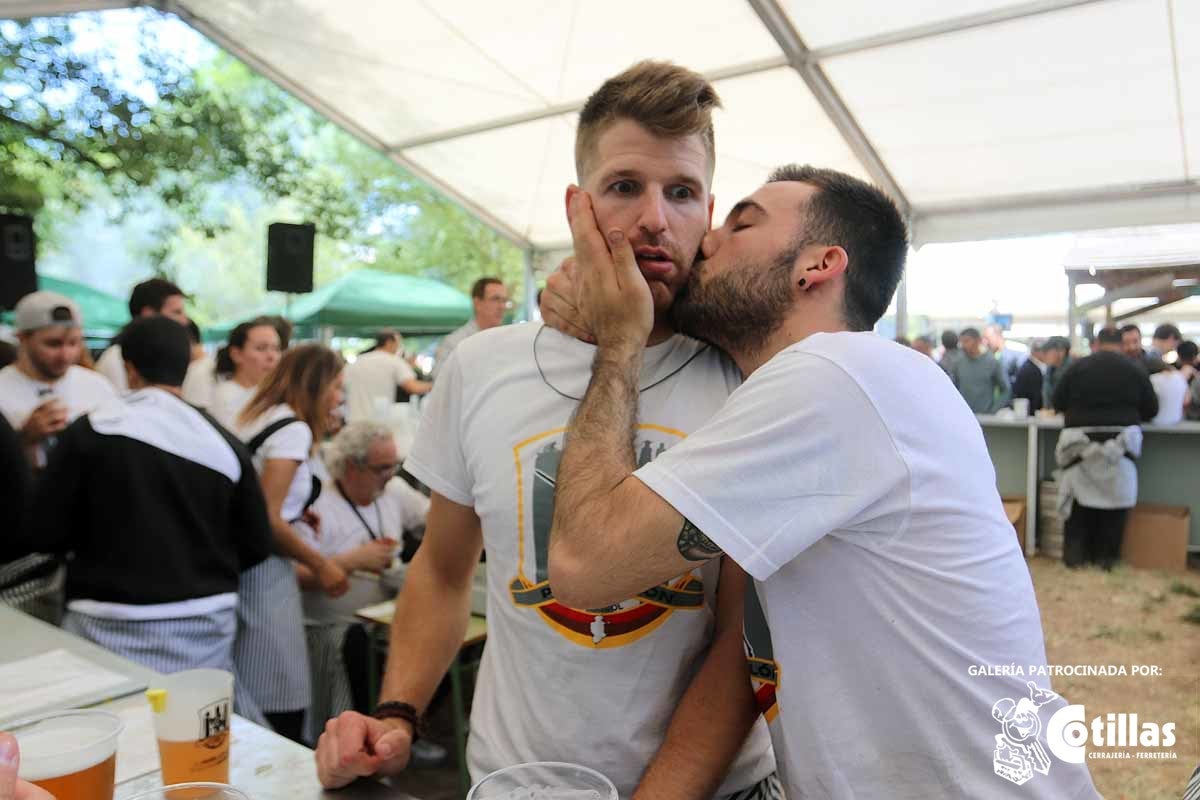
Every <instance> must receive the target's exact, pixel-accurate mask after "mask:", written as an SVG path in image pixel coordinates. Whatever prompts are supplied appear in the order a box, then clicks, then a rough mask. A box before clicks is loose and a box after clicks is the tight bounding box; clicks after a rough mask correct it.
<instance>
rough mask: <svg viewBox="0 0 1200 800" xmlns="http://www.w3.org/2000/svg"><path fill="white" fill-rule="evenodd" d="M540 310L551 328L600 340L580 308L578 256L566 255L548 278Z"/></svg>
mask: <svg viewBox="0 0 1200 800" xmlns="http://www.w3.org/2000/svg"><path fill="white" fill-rule="evenodd" d="M539 310H540V311H541V314H542V320H543V321H544V322H545V323H546V324H547V325H549V326H550V327H551V328H554V329H555V330H557V331H562V332H563V333H565V334H567V335H568V336H574V337H575V338H576V339H579V340H580V341H582V342H587V343H589V344H595V343H596V337H595V336H593V335H592V332H591V330H590V329H588V328H587V327H586V326H587V324H588V323H587V320H586V319H584V316H583V313H582V312H581V311H580V310H579V279H578V277H577V273H576V270H575V257H574V256H568V257H566V258H564V259H563V262H562V263H561V264H559V265H558V269H556V270H554V272H552V273H550V277H548V278H546V288H545V289H544V290H543V291H542V302H541V308H540V309H539Z"/></svg>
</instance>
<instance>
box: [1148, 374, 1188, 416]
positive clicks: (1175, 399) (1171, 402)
mask: <svg viewBox="0 0 1200 800" xmlns="http://www.w3.org/2000/svg"><path fill="white" fill-rule="evenodd" d="M1150 383H1151V384H1152V385H1153V386H1154V393H1155V394H1156V395H1158V414H1157V415H1156V416H1155V417H1154V419H1153V420H1151V424H1152V425H1175V424H1177V423H1180V422H1182V421H1183V400H1184V398H1185V397H1187V393H1188V382H1187V378H1185V377H1183V375H1182V374H1181V373H1180V372H1179V371H1178V370H1174V369H1166V370H1163V371H1162V372H1156V373H1154V374H1153V375H1151V376H1150Z"/></svg>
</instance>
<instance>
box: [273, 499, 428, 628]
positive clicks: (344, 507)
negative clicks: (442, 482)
mask: <svg viewBox="0 0 1200 800" xmlns="http://www.w3.org/2000/svg"><path fill="white" fill-rule="evenodd" d="M355 509H357V511H358V513H357V514H356V513H354V512H355ZM313 510H314V511H316V512H317V513H318V514H320V516H321V531H320V534H317V533H315V532H314V531H313V529H312V528H310V527H309V526H308V525H307V524H305V523H304V522H297V523H296V525H295V527H296V531H297V532H298V533H300V535H301V536H303V537H304V538H305V539H306V540H307V541H308V543H309V544H310V545H312V547H314V548H315V549H316V550H317V551H319V552H320V553H321V554H322V555H324V556H327V557H328V556H335V555H338V554H339V553H345V552H347V551H348V550H353V549H355V548H357V547H361V546H362V545H364V544H366V543H367V542H369V541H371V540H372V538H373V537H372V536H371V533H374V534H375V537H374V538H379V539H394V540H395V541H396V542H397V545H396V547H397V550H399V547H400V542H401V541H402V539H403V534H404V531H406V530H413V529H416V528H420V527H422V526H423V525H424V524H425V517H426V515H427V514H428V513H429V498H428V497H426V496H425V495H423V494H421V493H420V492H418V491H417V490H416V489H414V488H412V487H411V486H409V485H408V484H407V483H405V482H404V481H403V480H401V479H400V478H392V479H391V480H390V481H388V484H387V486H386V487H385V488H384V490H383V494H381V495H380V496H379V498H378V499H377V500H376V501H375V502H374V503H370V504H368V505H365V506H357V507H352V506H351V504H350V501H349V500H347V499H346V498H345V497H344V496H343V495H342V493H341V492H339V491H338V489H337V486H335V485H334V484H333V483H332V482H330V483H327V484H326V485H325V490H324V491H322V492H321V496H320V497H319V498H318V499H317V502H316V503H314V504H313ZM364 520H365V521H366V525H364V524H363V521H364ZM367 526H370V531H368V530H367ZM302 598H303V600H304V616H305V618H306V619H308V620H310V621H312V622H320V623H325V622H354V621H355V616H354V612H355V611H357V610H358V609H360V608H363V607H364V606H369V605H372V604H374V603H380V602H382V601H384V600H386V599H387V598H388V594H387V592H386V591H385V590H384V589H383V588H382V587H381V586H380V585H379V578H378V577H377V576H375V575H372V574H370V573H357V572H356V573H354V574H353V575H351V576H350V591H348V592H346V594H344V595H343V596H341V597H339V598H336V599H332V598H330V597H328V596H327V595H326V594H325V593H324V592H321V591H306V592H304V593H303V595H302Z"/></svg>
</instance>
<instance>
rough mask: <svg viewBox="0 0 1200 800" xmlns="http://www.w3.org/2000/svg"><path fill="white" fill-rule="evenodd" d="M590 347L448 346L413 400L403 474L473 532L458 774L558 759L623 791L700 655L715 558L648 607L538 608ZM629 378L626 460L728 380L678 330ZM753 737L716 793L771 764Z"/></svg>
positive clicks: (702, 412)
mask: <svg viewBox="0 0 1200 800" xmlns="http://www.w3.org/2000/svg"><path fill="white" fill-rule="evenodd" d="M539 331H540V332H541V333H540V335H539ZM535 345H536V356H535V349H534V348H535ZM594 354H595V348H593V347H592V346H591V345H586V344H583V343H582V342H579V341H576V340H575V339H571V338H569V337H567V336H564V335H562V334H560V333H558V332H557V331H554V330H552V329H550V328H543V326H541V325H537V324H529V325H516V326H505V327H499V328H493V329H491V330H487V331H483V332H481V333H478V334H476V335H474V336H472V337H470V338H469V339H467V340H465V341H463V342H462V343H461V344H459V345H458V347H457V349H456V350H455V351H454V354H453V355H452V356H451V357H450V359H449V361H447V362H446V363H445V364H444V365H443V369H442V372H441V373H440V377H439V378H438V382H437V384H436V385H435V388H434V390H433V392H432V393H431V394H430V396H429V398H428V399H427V400H426V402H425V404H424V413H423V415H422V419H421V426H420V428H419V430H418V432H417V438H416V442H415V444H414V446H413V450H412V454H411V455H410V456H409V458H408V460H407V461H406V462H405V467H406V468H407V469H408V470H409V472H411V473H412V474H413V475H415V476H416V477H417V478H418V479H419V480H421V481H422V482H424V483H425V484H426V485H427V486H429V487H430V488H431V489H433V490H434V491H435V492H438V493H440V494H442V495H444V496H445V497H446V498H448V499H449V500H451V501H453V502H455V503H459V504H461V505H466V506H472V507H474V509H475V511H476V513H478V514H479V517H480V519H481V520H482V523H483V539H484V545H485V547H486V549H487V559H488V563H487V566H488V569H487V589H488V644H487V647H486V648H485V649H484V652H483V663H482V665H481V667H480V673H479V680H478V684H477V687H476V691H475V700H474V705H473V707H472V712H471V736H470V739H469V742H468V754H467V760H468V764H469V766H470V770H471V774H472V776H473V777H475V778H476V779H478V778H479V777H482V776H483V775H485V774H487V773H489V772H492V771H494V770H497V769H500V768H501V767H507V766H511V765H513V764H519V763H522V762H527V761H567V762H573V763H578V764H584V765H586V766H589V767H592V768H594V769H596V770H599V771H600V772H601V773H603V774H605V775H607V776H608V777H609V778H610V779H612V781H613V783H615V784H616V786H617V789H618V790H619V792H620V795H621V797H622V798H628V797H630V795H631V794H632V792H633V790H634V788H636V785H637V783H638V781H639V779H640V778H641V776H642V773H643V772H644V771H645V769H646V767H647V765H648V764H649V763H650V761H651V759H652V758H653V757H654V755H655V754H656V753H657V752H658V749H659V747H660V746H661V745H662V741H663V737H664V735H665V734H666V730H667V726H668V724H669V723H670V720H671V717H672V715H673V714H674V712H675V710H676V708H677V707H678V704H679V701H680V699H681V698H682V696H683V693H684V691H685V690H686V689H687V687H688V685H689V684H690V682H691V679H692V677H693V676H694V674H695V671H696V669H698V667H699V666H700V664H701V663H702V659H703V658H704V655H705V649H706V647H707V645H708V642H709V641H710V639H711V636H712V631H713V622H714V606H713V603H714V601H715V592H716V582H717V577H718V572H719V565H718V564H717V562H715V561H713V562H709V563H708V564H706V565H705V566H704V567H703V568H702V569H696V570H693V571H692V572H691V573H689V574H687V575H684V576H681V577H680V578H678V579H676V580H673V581H668V582H667V584H664V585H663V586H661V587H655V589H654V590H648V592H653V593H654V600H653V601H649V600H647V599H645V598H644V597H639V598H635V599H633V600H629V601H626V602H625V603H622V604H620V605H619V606H616V607H613V608H611V609H604V610H600V611H596V610H593V611H580V610H576V609H571V608H568V607H566V606H564V605H562V604H560V603H558V602H556V601H555V600H554V598H553V594H552V592H551V591H550V590H549V586H548V583H547V574H548V573H547V550H548V546H549V533H550V522H551V517H552V513H553V494H554V481H555V475H556V473H557V469H558V460H559V456H560V454H561V453H562V448H563V433H564V431H565V429H566V426H567V424H568V422H569V421H570V417H571V414H572V413H573V412H574V411H575V409H576V407H577V406H578V400H576V399H573V398H581V397H583V394H584V392H585V391H586V389H587V385H588V381H589V379H590V378H591V364H592V358H593V356H594ZM689 359H692V360H690V361H689ZM539 366H540V368H541V370H542V372H544V374H545V379H546V380H545V381H543V379H542V377H541V375H539ZM642 374H643V376H644V377H643V384H642V385H643V387H650V388H646V390H645V391H644V392H643V393H642V395H641V409H640V416H639V419H640V424H639V429H638V433H637V448H638V459H639V463H645V462H647V461H650V460H651V459H653V458H657V457H661V455H662V453H663V452H664V451H666V450H667V448H669V447H671V446H673V445H676V444H677V443H678V442H679V441H681V440H682V439H683V438H684V437H685V436H686V435H687V433H688V432H689V431H692V430H694V429H696V428H697V427H699V426H700V424H701V423H703V422H704V421H705V420H707V419H708V418H709V417H710V416H711V415H712V414H713V413H715V411H716V410H717V409H718V408H720V407H721V405H722V404H723V403H724V402H725V398H726V397H727V396H728V394H729V392H730V391H731V390H732V389H733V387H734V386H736V385H737V383H738V376H737V374H736V371H735V370H734V369H733V367H732V366H731V365H730V364H729V363H728V361H727V360H726V359H724V358H723V357H722V356H721V355H719V354H718V353H717V352H716V351H714V350H712V349H709V348H706V347H705V346H703V345H701V344H699V343H698V342H695V341H694V340H691V339H687V338H685V337H674V338H672V339H670V340H669V341H667V342H665V343H663V344H660V345H658V346H655V347H652V348H649V349H648V350H647V352H646V365H645V368H644V369H643V372H642ZM659 381H661V383H659ZM651 384H656V385H653V386H652V387H651V386H650V385H651ZM431 535H437V534H436V532H435V531H429V532H427V533H426V537H428V536H431ZM696 735H697V736H703V735H704V733H703V732H702V731H697V732H696ZM768 738H769V737H768V735H767V732H766V726H765V725H764V724H763V723H762V722H761V721H760V722H759V723H758V724H757V725H756V726H755V728H754V730H753V732H752V733H751V735H750V738H749V740H748V742H747V744H746V746H745V747H744V748H743V750H742V753H741V755H740V756H739V758H738V760H737V762H736V763H735V765H734V767H733V769H732V770H731V772H730V774H729V775H728V776H727V778H726V780H725V782H724V784H723V785H722V788H721V792H720V793H721V794H729V793H732V792H734V791H737V790H740V789H745V788H747V787H749V786H751V785H753V784H754V783H756V782H757V781H759V780H761V779H762V778H763V777H765V776H766V775H768V774H770V773H771V772H772V771H773V769H774V759H773V758H772V756H771V752H770V745H769V742H768Z"/></svg>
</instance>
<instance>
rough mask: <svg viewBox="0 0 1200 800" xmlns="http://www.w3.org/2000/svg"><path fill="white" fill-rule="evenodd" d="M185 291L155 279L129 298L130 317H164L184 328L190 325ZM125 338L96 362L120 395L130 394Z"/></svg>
mask: <svg viewBox="0 0 1200 800" xmlns="http://www.w3.org/2000/svg"><path fill="white" fill-rule="evenodd" d="M183 301H184V294H183V290H182V289H180V288H179V287H178V286H176V285H175V284H173V283H171V282H170V281H168V280H164V279H163V278H151V279H149V280H146V281H142V282H141V283H139V284H138V285H137V286H134V287H133V291H132V292H131V293H130V295H129V316H130V317H131V318H133V319H137V318H138V317H151V316H157V315H160V314H161V315H162V316H164V317H167V318H168V319H173V320H175V321H176V322H178V323H179V324H180V325H187V324H188V315H187V309H186V308H184V305H183ZM120 342H121V337H120V334H118V335H117V338H116V340H115V341H114V342H113V344H112V345H111V346H109V348H108V349H107V350H105V351H104V352H103V353H101V354H100V358H99V359H98V360H97V361H96V371H97V372H99V373H100V374H101V375H103V376H104V377H106V378H108V380H109V381H110V382H111V383H112V385H113V387H114V388H115V389H116V390H117V391H118V392H122V393H123V392H127V391H129V381H128V380H127V379H126V377H125V358H124V357H123V356H122V355H121V344H120Z"/></svg>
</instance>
